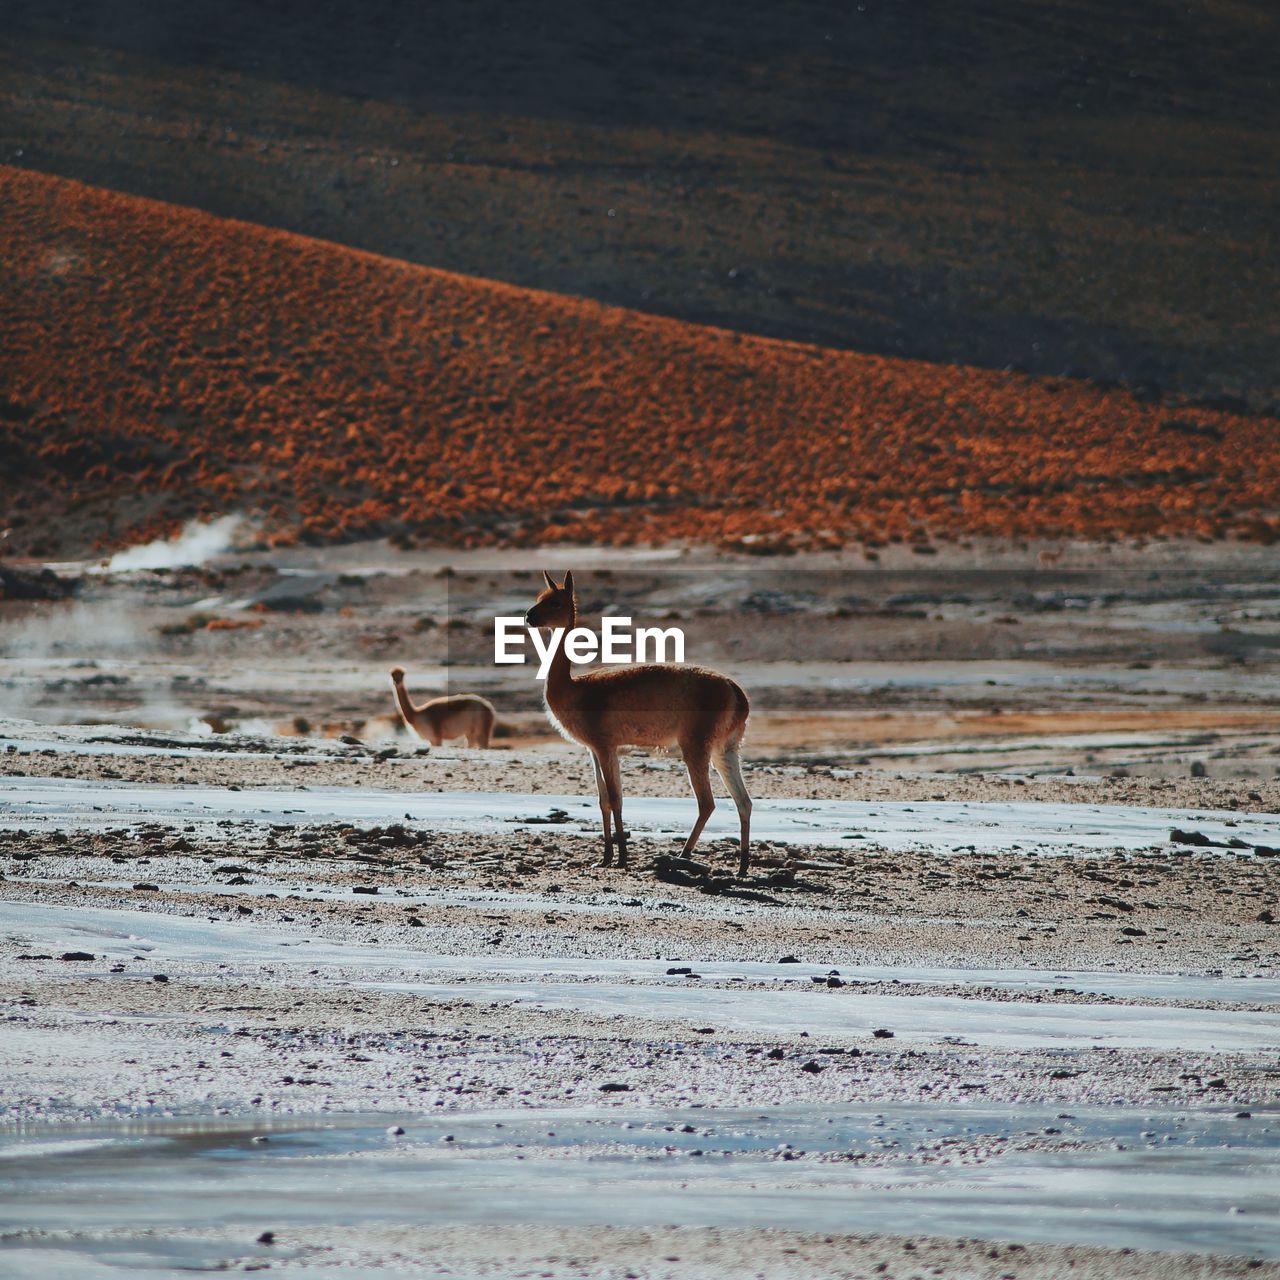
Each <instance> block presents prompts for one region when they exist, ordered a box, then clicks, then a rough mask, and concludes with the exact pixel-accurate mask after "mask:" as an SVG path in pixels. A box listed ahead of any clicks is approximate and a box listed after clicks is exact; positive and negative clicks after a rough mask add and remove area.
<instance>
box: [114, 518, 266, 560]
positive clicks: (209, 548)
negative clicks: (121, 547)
mask: <svg viewBox="0 0 1280 1280" xmlns="http://www.w3.org/2000/svg"><path fill="white" fill-rule="evenodd" d="M242 523H243V518H242V517H241V516H222V517H220V518H219V519H217V520H211V521H208V522H202V521H199V520H192V521H191V522H190V523H189V524H188V525H187V526H186V528H184V529H183V530H182V532H181V533H180V534H178V536H177V537H176V538H168V539H162V540H160V541H157V542H148V543H147V544H146V546H143V547H130V548H129V549H128V550H127V551H120V552H117V553H116V554H115V555H114V556H112V557H111V559H110V560H108V561H107V564H106V569H105V571H106V572H107V573H127V572H128V571H129V570H131V569H180V568H184V567H186V566H188V565H197V564H204V562H205V561H206V560H209V559H211V558H212V557H213V556H217V555H221V554H222V553H223V552H224V551H230V550H231V548H232V540H233V538H234V537H235V534H236V531H237V530H238V529H239V527H240V525H241V524H242Z"/></svg>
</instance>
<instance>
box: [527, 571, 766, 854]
mask: <svg viewBox="0 0 1280 1280" xmlns="http://www.w3.org/2000/svg"><path fill="white" fill-rule="evenodd" d="M542 576H543V578H544V579H545V580H546V584H547V586H546V590H545V591H542V592H540V593H539V595H538V599H537V600H536V602H535V603H534V605H533V607H532V608H531V609H530V610H529V612H528V613H527V614H526V615H525V622H526V623H527V624H528V625H529V626H531V627H545V628H551V629H553V630H554V629H555V628H556V627H563V628H564V633H565V634H568V632H570V631H571V630H572V629H573V626H574V623H575V622H576V621H577V617H578V602H577V598H576V596H575V594H574V589H573V574H571V573H566V574H565V577H564V582H563V583H561V584H560V585H557V584H556V582H555V580H554V579H553V578H552V577H551V575H550V574H548V573H546V572H545V571H544V572H543V575H542ZM543 690H544V697H545V699H546V704H547V716H548V717H549V718H550V720H551V723H552V724H553V725H555V727H556V728H557V729H558V730H559V731H560V732H561V733H562V734H564V736H565V737H566V738H570V739H572V740H573V741H576V742H580V743H582V745H583V746H584V747H587V748H588V749H589V750H590V752H591V760H592V763H593V765H594V766H595V774H596V791H597V793H598V794H599V797H600V818H601V821H602V823H603V825H604V860H603V865H604V866H606V867H607V866H610V865H611V864H612V862H613V850H614V845H615V843H616V845H617V850H618V865H619V866H620V867H622V866H626V862H627V837H626V832H625V830H624V829H623V826H622V772H621V769H620V767H619V764H618V751H619V748H621V747H624V746H632V747H679V748H680V751H681V753H682V754H683V756H684V763H685V767H686V768H687V769H688V770H689V781H690V782H691V783H692V784H693V793H694V795H695V796H696V797H697V799H698V820H697V821H696V822H695V823H694V824H693V830H692V831H691V832H690V833H689V838H688V840H686V841H685V843H684V856H685V857H688V856H689V854H690V853H692V852H693V849H694V846H695V845H696V844H697V843H698V837H699V836H700V835H701V834H702V828H703V827H704V826H706V824H707V819H708V818H709V817H710V816H711V814H712V811H713V810H714V809H715V807H716V802H715V797H714V796H713V795H712V794H711V772H710V766H711V765H714V766H715V769H716V772H717V773H718V774H719V775H720V777H721V778H722V779H723V781H724V784H725V786H726V787H728V789H729V793H730V794H731V795H732V796H733V800H734V803H735V804H736V805H737V806H738V818H739V819H740V822H741V826H742V852H741V857H740V858H739V861H738V874H739V875H740V876H744V875H746V873H747V867H748V865H749V856H748V853H749V849H750V845H751V797H750V796H749V795H748V794H747V787H746V784H745V783H744V782H743V781H742V763H741V761H740V759H739V757H738V747H739V745H740V744H741V742H742V735H743V734H744V733H745V732H746V728H747V716H748V714H749V712H750V710H751V705H750V703H749V702H748V701H747V695H746V694H745V693H744V692H743V691H742V689H741V688H740V687H739V686H738V685H737V684H735V683H734V681H732V680H730V679H729V677H728V676H724V675H721V674H720V673H719V672H718V671H708V670H706V669H705V668H703V667H686V666H680V665H677V664H675V663H658V662H653V663H646V664H644V665H642V666H635V667H611V668H605V669H601V670H595V671H588V672H585V673H584V674H583V675H580V676H575V675H574V674H573V672H572V669H571V666H570V662H569V655H568V654H567V653H566V652H565V647H564V645H559V646H557V648H556V651H555V654H554V655H553V656H552V660H551V668H550V670H549V671H548V673H547V679H546V684H545V685H544V686H543ZM611 818H612V828H611V825H610V820H611Z"/></svg>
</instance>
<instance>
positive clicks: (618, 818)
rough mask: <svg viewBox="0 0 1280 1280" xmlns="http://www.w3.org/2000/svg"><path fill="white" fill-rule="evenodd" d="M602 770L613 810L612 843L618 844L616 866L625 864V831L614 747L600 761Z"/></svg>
mask: <svg viewBox="0 0 1280 1280" xmlns="http://www.w3.org/2000/svg"><path fill="white" fill-rule="evenodd" d="M600 764H601V768H602V770H603V772H604V785H605V790H606V791H607V792H608V796H609V808H610V809H612V810H613V827H614V843H615V844H616V845H617V846H618V866H620V867H625V866H626V865H627V833H626V830H625V829H624V828H623V825H622V765H621V763H620V761H619V759H618V752H617V749H616V748H615V749H614V750H612V751H610V752H609V753H608V754H607V755H606V756H605V757H604V759H603V760H602V761H601V762H600Z"/></svg>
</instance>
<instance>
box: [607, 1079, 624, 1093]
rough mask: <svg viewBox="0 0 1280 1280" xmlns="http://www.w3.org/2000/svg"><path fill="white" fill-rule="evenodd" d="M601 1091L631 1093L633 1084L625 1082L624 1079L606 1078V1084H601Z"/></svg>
mask: <svg viewBox="0 0 1280 1280" xmlns="http://www.w3.org/2000/svg"><path fill="white" fill-rule="evenodd" d="M600 1092H601V1093H630V1092H631V1086H630V1085H629V1084H623V1083H622V1081H620V1080H606V1081H605V1082H604V1084H602V1085H601V1086H600Z"/></svg>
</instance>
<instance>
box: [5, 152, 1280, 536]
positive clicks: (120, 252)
mask: <svg viewBox="0 0 1280 1280" xmlns="http://www.w3.org/2000/svg"><path fill="white" fill-rule="evenodd" d="M0 250H2V252H3V260H4V262H5V264H6V267H5V271H6V280H5V286H4V289H3V290H0V327H2V328H3V331H4V333H5V334H6V335H7V336H6V343H5V349H4V350H3V352H0V378H2V385H0V444H3V446H4V448H3V459H4V461H3V464H0V465H3V468H4V488H5V505H6V508H7V511H6V512H5V513H3V514H5V515H7V516H8V517H9V518H10V519H14V518H15V517H16V523H17V527H16V529H15V534H14V536H13V542H14V543H15V544H16V545H17V546H18V547H23V546H27V547H28V548H29V549H36V544H39V543H43V544H45V546H46V548H47V549H53V548H55V547H57V546H58V545H59V544H60V542H65V539H66V537H68V536H70V534H69V533H68V532H67V531H68V530H73V529H76V528H78V527H80V528H82V535H84V534H93V535H96V536H104V535H108V534H109V535H110V536H112V537H115V538H121V537H124V536H130V537H138V536H144V535H146V534H150V533H154V532H158V531H160V530H161V528H163V527H166V526H168V525H171V524H173V523H174V522H177V521H179V520H182V519H185V518H187V517H189V516H191V515H193V514H199V513H212V512H215V511H226V510H241V511H245V512H248V513H251V514H258V515H260V516H262V517H263V518H264V520H265V521H266V523H267V525H268V527H269V528H271V529H273V530H275V531H278V533H279V534H280V535H281V536H283V537H286V538H287V537H290V536H295V535H296V534H298V533H301V534H302V535H303V536H308V537H318V538H324V539H339V538H346V537H353V536H358V535H365V534H371V533H403V532H406V531H409V532H415V533H418V534H421V535H424V536H428V537H433V538H439V539H443V540H447V541H452V542H457V543H462V544H476V543H492V542H503V541H514V542H518V543H519V542H527V541H530V540H533V539H568V538H572V539H581V540H588V541H597V540H599V541H606V542H626V541H633V540H636V539H646V540H647V539H666V538H692V539H703V540H715V541H726V540H728V541H733V540H735V539H737V538H740V537H742V536H743V535H747V534H754V535H759V534H764V535H766V536H767V537H769V538H772V539H777V540H780V541H784V542H790V543H793V544H807V543H814V542H816V543H819V544H824V543H825V544H834V543H837V542H843V541H848V540H853V539H859V538H871V539H879V538H885V537H890V536H905V537H916V538H919V537H922V536H924V534H925V532H927V533H928V535H930V536H935V537H936V536H944V537H946V536H959V535H967V534H993V535H1006V536H1007V535H1013V536H1023V535H1033V536H1034V535H1056V534H1068V533H1070V534H1081V535H1101V536H1105V535H1110V534H1130V533H1164V534H1207V535H1215V536H1220V535H1223V534H1225V533H1229V532H1233V531H1239V532H1244V533H1246V534H1249V533H1251V534H1253V535H1254V536H1264V537H1267V536H1271V534H1272V531H1273V530H1274V528H1275V524H1274V514H1275V507H1276V504H1277V495H1278V494H1280V449H1278V448H1277V443H1278V437H1277V431H1276V427H1277V424H1276V422H1275V421H1274V420H1268V419H1248V418H1241V417H1235V416H1232V415H1230V414H1226V413H1220V412H1210V411H1207V410H1199V409H1179V410H1177V411H1173V410H1170V409H1168V408H1167V407H1163V406H1159V405H1149V404H1142V403H1139V402H1137V401H1136V400H1134V399H1133V398H1132V397H1131V396H1129V395H1127V394H1125V393H1122V392H1117V391H1103V390H1100V389H1097V388H1095V387H1093V386H1091V385H1088V384H1085V383H1080V382H1072V381H1057V382H1054V381H1036V380H1032V379H1029V378H1026V377H1021V376H1016V375H1006V374H999V373H992V372H987V371H981V370H975V369H969V368H959V367H953V366H935V365H928V364H922V363H918V362H910V361H901V360H891V359H882V358H874V357H867V356H861V355H857V354H852V353H848V352H838V351H828V350H822V349H815V348H808V347H802V346H797V345H792V344H787V343H781V342H773V341H769V340H765V339H759V338H750V337H743V336H740V335H737V334H733V333H729V332H724V331H720V330H711V329H704V328H698V327H694V326H690V325H687V324H683V323H680V322H676V321H671V320H665V319H659V318H654V317H650V316H645V315H640V314H635V313H632V312H627V311H622V310H618V309H614V308H608V307H604V306H600V305H598V304H594V303H589V302H583V301H580V300H578V299H574V298H566V297H560V296H553V295H547V294H538V293H531V292H529V291H526V290H521V289H517V288H512V287H508V286H504V285H500V284H494V283H490V282H486V281H482V280H475V279H470V278H464V277H459V276H454V275H449V274H447V273H443V272H438V271H432V270H428V269H424V268H421V267H416V266H409V265H406V264H402V263H399V262H396V261H393V260H388V259H384V258H378V257H375V256H371V255H368V254H363V253H358V252H354V251H351V250H347V249H344V248H341V247H338V246H334V245H330V244H324V243H320V242H316V241H311V240H307V239H303V238H300V237H298V236H293V235H289V234H285V233H281V232H274V231H269V230H265V229H263V228H260V227H255V226H250V225H246V224H242V223H236V222H228V221H224V220H221V219H217V218H213V217H210V216H207V215H204V214H201V213H197V212H193V211H191V210H188V209H181V208H176V207H174V206H169V205H163V204H157V203H153V202H149V201H145V200H140V199H136V198H132V197H126V196H121V195H118V194H115V193H111V192H106V191H102V190H98V189H95V188H90V187H85V186H82V185H80V184H77V183H73V182H68V181H64V180H61V179H56V178H50V177H47V176H44V175H39V174H34V173H28V172H24V171H20V170H14V169H0ZM59 512H67V513H71V514H72V515H74V513H77V512H79V513H81V514H82V515H84V513H91V514H90V515H89V516H86V517H85V518H86V519H87V520H88V523H87V524H84V525H83V526H77V524H76V522H75V520H73V519H70V518H68V519H66V520H65V521H64V522H63V523H61V524H60V523H59V521H58V513H59ZM120 512H124V513H126V514H125V516H124V517H123V518H121V517H119V513H120ZM92 513H96V514H92ZM129 513H132V514H129ZM144 513H145V519H144V518H143V516H144ZM118 519H122V520H123V522H122V523H115V524H114V525H113V523H112V522H113V521H116V520H118ZM1268 520H1271V521H1272V523H1271V524H1268V523H1267V521H1268Z"/></svg>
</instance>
